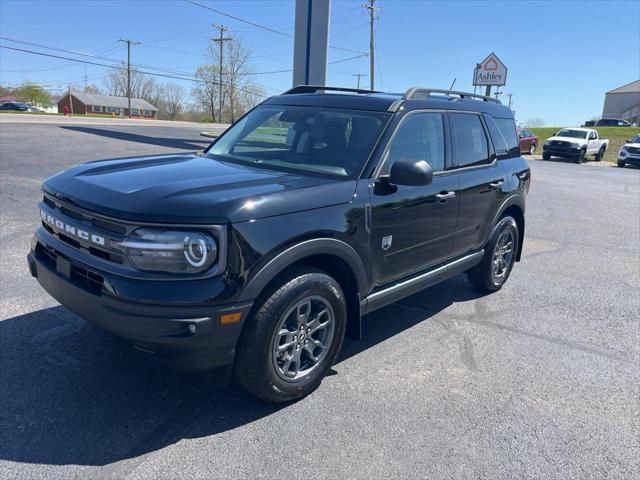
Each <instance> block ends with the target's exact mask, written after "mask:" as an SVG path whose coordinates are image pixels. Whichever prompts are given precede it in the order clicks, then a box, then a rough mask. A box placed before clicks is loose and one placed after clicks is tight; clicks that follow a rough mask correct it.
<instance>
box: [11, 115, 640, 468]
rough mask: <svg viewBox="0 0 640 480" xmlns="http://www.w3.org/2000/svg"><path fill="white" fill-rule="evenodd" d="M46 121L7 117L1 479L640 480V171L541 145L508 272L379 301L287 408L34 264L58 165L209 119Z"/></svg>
mask: <svg viewBox="0 0 640 480" xmlns="http://www.w3.org/2000/svg"><path fill="white" fill-rule="evenodd" d="M33 122H34V123H29V122H25V121H23V120H20V121H19V122H15V121H12V120H11V119H10V118H9V119H8V118H7V117H6V116H3V117H1V118H0V162H1V163H0V166H1V169H2V170H1V182H2V183H1V187H2V190H1V193H0V205H1V206H0V209H1V212H0V216H1V217H0V220H1V227H2V228H1V235H0V248H1V258H0V271H1V272H2V276H1V284H0V298H1V302H0V361H1V365H0V382H1V383H0V385H1V386H2V395H1V396H0V478H3V479H13V478H29V479H33V478H50V479H56V480H57V479H66V478H78V477H82V478H87V477H88V478H105V479H106V478H118V479H119V478H128V479H138V478H140V479H143V478H144V479H151V478H178V477H180V478H202V479H205V478H234V479H236V478H251V479H255V478H276V477H283V478H362V479H369V478H486V479H492V480H493V479H514V478H518V479H524V478H547V479H567V478H576V479H588V478H611V479H626V478H628V479H632V478H633V479H635V478H639V476H640V467H639V462H638V458H639V457H638V453H639V445H640V438H639V432H640V421H639V414H638V412H639V398H640V392H639V390H638V389H639V387H638V385H639V383H640V382H639V380H640V378H639V376H640V373H639V372H640V369H639V362H640V355H639V353H640V342H639V340H640V329H639V325H638V318H639V316H640V315H639V314H640V296H639V294H638V285H639V284H640V169H629V168H627V169H624V170H623V169H618V168H616V167H611V166H608V165H607V166H603V167H602V168H593V167H592V166H591V165H575V164H570V163H562V162H541V161H531V162H530V164H531V168H532V178H533V181H532V182H533V183H532V188H531V192H530V195H529V199H528V201H529V204H528V211H527V233H526V239H525V243H524V255H523V260H522V262H521V263H520V264H518V265H517V266H516V268H515V269H514V271H513V274H512V276H511V278H510V280H509V282H508V283H507V285H506V286H505V288H503V289H502V290H501V291H500V292H498V293H495V294H492V295H487V296H480V295H478V293H476V292H475V291H474V290H473V289H472V288H471V287H470V286H469V285H468V284H467V283H466V280H465V278H464V277H463V276H459V277H455V278H453V279H451V280H449V281H447V282H445V283H443V284H441V285H438V286H436V287H433V288H431V289H428V290H425V291H423V292H421V293H419V294H416V295H414V296H412V297H409V298H407V299H404V300H402V301H401V302H399V303H396V304H393V305H391V306H389V307H387V308H384V309H382V310H379V311H377V312H375V313H373V314H371V315H369V316H367V317H365V320H364V339H363V340H362V341H360V342H353V341H349V340H347V341H345V345H344V348H343V352H342V354H341V356H340V359H339V361H338V362H337V364H336V365H335V367H334V369H333V372H332V373H333V374H332V375H330V376H329V377H327V378H326V379H325V381H324V382H323V384H322V386H321V387H320V389H319V390H318V391H317V392H316V393H314V394H313V395H311V396H310V397H308V398H305V399H303V400H301V401H299V402H297V403H294V404H292V405H287V406H272V405H266V404H263V403H261V402H259V401H258V400H255V399H254V398H252V397H250V396H249V395H248V394H246V393H244V392H243V391H242V390H241V389H239V388H238V387H235V386H231V387H229V388H227V389H219V388H216V387H214V386H212V385H210V384H209V383H207V382H206V381H203V379H202V378H201V377H198V376H179V375H176V374H173V373H170V372H168V371H166V370H164V369H162V368H160V367H159V366H157V365H155V364H153V363H151V362H150V361H149V360H147V359H145V358H144V357H141V356H140V355H139V354H138V353H136V352H135V351H134V350H132V349H131V348H130V347H129V346H128V345H126V344H125V343H123V342H121V341H120V340H119V339H117V338H114V337H112V336H110V335H108V334H106V333H104V332H102V331H100V330H98V329H97V328H95V327H93V326H91V325H89V324H87V323H85V322H84V321H83V320H81V319H80V318H78V317H77V316H75V315H73V314H71V313H70V312H68V311H67V310H66V309H64V308H63V307H60V306H59V305H58V304H57V303H56V302H55V301H54V300H52V299H51V298H50V297H49V296H48V295H47V294H45V292H44V291H43V290H42V289H41V288H40V287H39V285H38V284H37V282H36V281H35V280H34V279H32V278H31V277H30V276H29V274H28V270H27V265H26V261H25V255H26V253H27V251H28V248H29V241H30V237H31V235H32V232H33V231H34V229H35V227H36V225H37V224H38V214H37V210H36V203H37V202H38V197H39V193H38V189H39V186H40V183H41V182H42V180H43V179H44V178H46V177H48V176H50V175H52V174H54V173H56V172H57V171H60V170H62V169H65V168H68V167H70V166H71V165H74V164H76V163H78V162H81V161H86V160H93V159H98V158H108V157H118V156H125V155H143V154H147V153H148V154H151V153H162V152H171V151H179V150H195V149H200V148H202V147H203V146H204V145H206V139H205V138H202V137H200V135H199V133H200V131H201V130H203V128H202V127H199V126H197V125H187V126H182V125H180V124H173V125H171V126H170V127H167V126H159V125H157V124H144V125H143V124H137V123H135V122H134V123H131V124H126V125H125V124H123V123H117V124H115V125H97V124H92V123H91V122H87V123H86V124H85V123H82V122H81V121H80V120H76V121H75V122H74V124H71V123H62V122H51V121H46V122H39V121H37V120H34V121H33ZM207 130H211V128H207Z"/></svg>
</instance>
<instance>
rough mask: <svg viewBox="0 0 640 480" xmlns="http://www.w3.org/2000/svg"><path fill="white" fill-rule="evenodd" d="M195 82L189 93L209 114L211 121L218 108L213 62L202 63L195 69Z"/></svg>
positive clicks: (216, 76)
mask: <svg viewBox="0 0 640 480" xmlns="http://www.w3.org/2000/svg"><path fill="white" fill-rule="evenodd" d="M195 77H196V78H198V79H199V80H200V81H199V82H196V83H195V84H194V86H193V88H192V90H191V95H192V96H193V98H195V100H196V102H197V103H198V104H199V105H200V106H201V107H202V108H203V109H204V110H206V111H207V112H209V113H210V114H211V121H212V122H214V123H215V121H216V110H217V109H218V67H217V66H216V65H215V64H212V65H203V66H202V67H199V68H198V69H197V70H196V73H195Z"/></svg>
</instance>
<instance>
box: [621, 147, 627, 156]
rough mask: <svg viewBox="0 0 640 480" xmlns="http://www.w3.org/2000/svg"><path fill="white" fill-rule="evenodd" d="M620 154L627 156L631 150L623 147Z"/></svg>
mask: <svg viewBox="0 0 640 480" xmlns="http://www.w3.org/2000/svg"><path fill="white" fill-rule="evenodd" d="M619 155H620V156H622V157H626V156H627V155H629V152H628V151H627V149H626V148H624V147H622V148H621V149H620V153H619Z"/></svg>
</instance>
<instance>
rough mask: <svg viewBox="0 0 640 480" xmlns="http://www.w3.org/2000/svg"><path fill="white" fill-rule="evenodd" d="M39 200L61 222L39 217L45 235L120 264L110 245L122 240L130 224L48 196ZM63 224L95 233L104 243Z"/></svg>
mask: <svg viewBox="0 0 640 480" xmlns="http://www.w3.org/2000/svg"><path fill="white" fill-rule="evenodd" d="M42 202H43V203H44V205H46V207H48V208H50V209H51V210H52V211H51V215H52V216H53V217H55V219H56V220H60V221H61V222H64V223H61V224H60V225H57V224H56V225H54V222H52V221H51V220H47V221H45V219H43V221H42V226H43V228H44V229H45V230H46V231H47V232H49V234H51V235H52V236H54V237H56V238H58V239H60V240H61V241H63V242H65V243H66V244H67V245H69V246H71V247H73V248H75V249H77V250H79V251H82V252H83V253H85V254H89V255H92V256H94V257H98V258H100V259H103V260H107V261H109V262H113V263H117V264H123V263H124V257H123V256H122V252H120V251H119V250H116V249H114V248H112V247H111V245H112V241H113V242H119V241H122V240H124V238H125V237H126V236H127V234H128V233H129V230H131V229H132V227H127V226H125V225H123V224H119V223H116V222H113V221H110V220H107V219H104V218H100V217H97V216H94V215H92V214H91V213H90V212H86V211H83V210H80V209H78V208H77V207H74V206H73V205H68V204H67V203H66V202H63V201H62V200H60V199H58V198H54V197H51V196H48V195H43V198H42ZM43 210H46V208H43ZM66 224H69V225H71V226H73V227H75V228H76V229H78V230H80V229H82V230H83V231H84V232H87V233H89V234H95V235H99V236H100V237H101V238H103V239H104V242H93V241H90V239H89V238H87V235H85V236H83V237H80V236H79V235H77V234H76V233H75V232H70V231H68V230H67V228H66V227H65V225H66Z"/></svg>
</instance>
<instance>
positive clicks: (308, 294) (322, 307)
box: [236, 268, 347, 402]
mask: <svg viewBox="0 0 640 480" xmlns="http://www.w3.org/2000/svg"><path fill="white" fill-rule="evenodd" d="M259 302H261V304H259V306H258V310H257V311H256V313H255V315H254V316H253V317H251V318H249V319H248V320H247V323H246V325H245V327H244V330H243V334H242V338H241V339H240V342H239V344H238V356H237V362H236V378H237V379H238V381H239V382H240V384H241V385H242V386H244V387H245V388H246V389H247V390H248V391H249V392H251V393H252V394H254V395H256V396H258V397H260V398H261V399H263V400H266V401H268V402H285V401H289V400H294V399H296V398H300V397H303V396H305V395H308V394H309V393H311V392H312V391H313V390H315V389H316V388H317V387H318V386H319V385H320V382H321V381H322V379H323V378H324V377H325V375H326V373H327V371H328V370H329V368H331V365H333V362H334V361H335V359H336V356H337V355H338V352H339V351H340V347H341V345H342V340H343V338H344V332H345V327H346V322H347V308H346V300H345V297H344V293H343V292H342V288H341V287H340V285H339V284H338V282H336V281H335V280H334V279H333V278H332V277H330V276H329V275H327V274H326V273H324V272H322V271H320V270H315V269H310V268H304V269H302V268H294V269H291V270H289V271H288V272H286V273H285V274H284V275H282V276H281V277H280V278H279V279H278V280H277V281H276V282H275V284H274V286H273V288H271V289H270V290H269V291H268V292H267V293H266V294H265V295H264V296H263V297H262V298H261V300H259Z"/></svg>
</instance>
